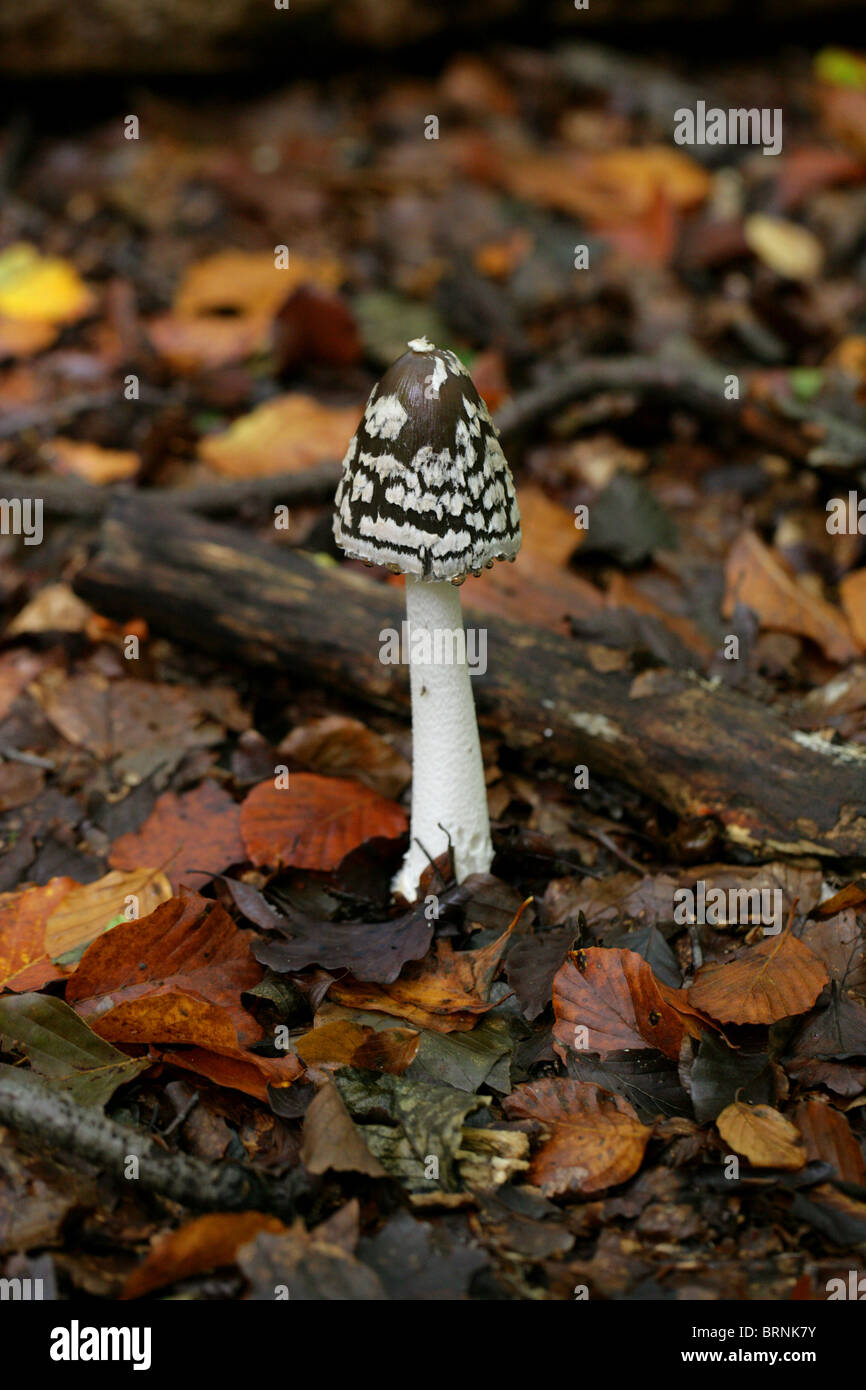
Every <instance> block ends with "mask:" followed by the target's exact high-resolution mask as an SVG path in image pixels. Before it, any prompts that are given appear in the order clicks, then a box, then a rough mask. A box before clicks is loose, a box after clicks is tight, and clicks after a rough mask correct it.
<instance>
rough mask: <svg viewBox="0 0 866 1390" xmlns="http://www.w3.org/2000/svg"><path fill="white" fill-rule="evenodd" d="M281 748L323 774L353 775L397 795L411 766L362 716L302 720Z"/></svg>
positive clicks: (381, 792) (383, 792)
mask: <svg viewBox="0 0 866 1390" xmlns="http://www.w3.org/2000/svg"><path fill="white" fill-rule="evenodd" d="M279 752H280V753H285V754H286V755H287V756H288V757H289V758H291V759H293V760H294V761H295V762H299V763H301V764H302V765H303V766H304V767H308V768H310V770H311V771H312V772H318V773H319V774H320V775H321V776H323V777H350V778H354V779H355V780H356V781H358V782H363V783H364V785H365V786H366V787H370V788H372V790H373V791H374V792H378V793H379V795H380V796H386V797H390V798H391V799H394V798H395V797H398V796H399V795H400V793H401V792H402V791H404V790H405V789H406V787H407V786H408V785H409V782H410V780H411V777H412V766H411V764H410V763H408V762H407V761H406V759H405V758H404V757H403V756H402V754H400V753H398V752H397V750H396V748H393V747H392V745H391V744H390V743H388V741H387V739H384V738H382V737H381V735H379V734H377V733H374V732H373V730H372V729H368V728H367V725H366V724H362V723H361V721H360V719H348V718H347V717H346V716H345V715H342V714H331V715H328V716H327V717H326V718H324V719H314V720H312V721H311V722H310V723H309V724H299V725H298V727H297V728H296V729H293V730H292V732H291V733H290V734H287V735H286V737H285V738H284V739H283V740H282V741H281V743H280V744H279Z"/></svg>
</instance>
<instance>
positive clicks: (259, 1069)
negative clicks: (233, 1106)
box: [157, 1047, 304, 1104]
mask: <svg viewBox="0 0 866 1390" xmlns="http://www.w3.org/2000/svg"><path fill="white" fill-rule="evenodd" d="M157 1055H158V1056H159V1060H160V1061H161V1062H165V1063H167V1064H168V1065H170V1066H173V1067H180V1068H182V1070H184V1071H191V1072H194V1073H195V1075H196V1076H203V1077H205V1078H206V1079H207V1080H208V1081H213V1082H214V1084H215V1085H217V1086H225V1087H227V1088H228V1090H230V1091H242V1092H243V1094H244V1095H246V1096H254V1097H255V1099H256V1100H261V1101H264V1102H265V1104H267V1102H268V1100H269V1099H270V1092H269V1088H270V1087H273V1088H274V1089H275V1090H281V1089H283V1088H284V1087H286V1086H291V1084H292V1082H294V1081H297V1080H298V1079H299V1077H301V1076H303V1075H304V1066H303V1063H302V1062H301V1061H300V1059H299V1058H298V1057H296V1056H294V1054H292V1053H289V1054H288V1056H286V1057H260V1056H259V1055H258V1053H255V1052H247V1051H245V1050H244V1049H242V1048H239V1047H236V1048H233V1049H231V1048H206V1047H187V1048H184V1050H183V1051H182V1052H174V1051H172V1052H160V1053H158V1054H157Z"/></svg>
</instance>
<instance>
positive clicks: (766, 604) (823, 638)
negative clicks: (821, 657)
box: [722, 531, 857, 663]
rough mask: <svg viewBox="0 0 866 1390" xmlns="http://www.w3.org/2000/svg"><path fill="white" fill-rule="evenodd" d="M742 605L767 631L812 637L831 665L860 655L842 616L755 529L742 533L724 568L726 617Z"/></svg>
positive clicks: (724, 607) (724, 609)
mask: <svg viewBox="0 0 866 1390" xmlns="http://www.w3.org/2000/svg"><path fill="white" fill-rule="evenodd" d="M738 603H744V604H745V605H746V606H747V607H748V608H751V609H752V610H753V612H754V613H756V614H757V617H758V619H759V621H760V623H761V626H762V627H764V628H769V629H771V630H772V631H775V632H792V633H794V635H795V636H798V637H808V638H810V639H811V640H812V641H813V642H816V643H817V644H818V646H819V647H820V648H821V650H822V651H823V652H824V653H825V655H826V656H828V657H829V658H830V660H831V661H837V662H840V663H845V662H848V661H851V660H852V659H853V658H854V657H855V656H856V655H857V648H856V647H855V645H854V643H853V641H852V639H851V633H850V630H849V628H848V624H847V623H846V621H845V618H844V617H843V615H842V613H840V612H839V610H838V609H837V608H834V607H833V605H832V604H830V603H827V602H826V601H825V600H824V599H822V598H817V597H816V596H815V595H814V594H813V593H812V592H811V591H810V590H809V589H807V588H806V586H805V585H804V584H802V583H801V582H800V581H799V580H798V579H797V578H796V577H795V576H794V575H793V574H791V572H790V571H789V570H788V569H787V567H786V566H785V565H784V563H783V562H782V560H781V559H780V558H779V556H778V555H776V554H775V553H774V552H773V551H772V550H770V549H769V548H768V547H767V546H766V545H764V543H763V541H762V540H760V538H759V537H758V536H756V535H755V533H754V531H743V532H742V533H741V535H740V536H739V538H738V539H737V540H736V541H735V542H734V544H733V546H732V547H731V549H730V551H729V553H728V558H727V562H726V564H725V598H724V603H723V605H722V612H723V614H724V616H725V617H726V618H730V617H732V616H733V613H734V609H735V608H736V606H737V604H738Z"/></svg>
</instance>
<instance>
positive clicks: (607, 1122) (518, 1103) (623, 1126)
mask: <svg viewBox="0 0 866 1390" xmlns="http://www.w3.org/2000/svg"><path fill="white" fill-rule="evenodd" d="M502 1104H503V1108H504V1109H505V1112H506V1114H507V1115H508V1116H509V1118H511V1119H530V1120H536V1121H538V1122H539V1124H540V1125H541V1128H542V1130H543V1131H544V1133H545V1136H546V1137H545V1139H544V1142H543V1143H542V1146H541V1148H540V1149H539V1150H538V1151H537V1152H536V1153H535V1155H534V1157H533V1158H532V1161H531V1163H530V1167H529V1179H530V1181H531V1182H533V1183H536V1184H537V1185H538V1186H539V1187H540V1188H541V1190H542V1192H543V1193H544V1194H545V1196H548V1197H553V1196H558V1195H559V1194H560V1193H563V1192H579V1193H583V1194H586V1193H591V1192H601V1191H603V1190H604V1188H606V1187H615V1186H616V1185H617V1184H618V1183H621V1182H625V1181H626V1179H628V1178H630V1177H632V1176H633V1175H634V1174H635V1173H636V1172H637V1170H638V1168H639V1167H640V1165H641V1162H642V1160H643V1156H644V1150H645V1149H646V1146H647V1143H648V1142H649V1139H650V1135H651V1134H652V1130H651V1129H649V1128H647V1126H646V1125H642V1124H641V1122H640V1120H639V1119H638V1118H637V1115H636V1114H635V1112H634V1110H633V1109H632V1107H631V1106H630V1105H629V1103H628V1101H626V1100H623V1099H622V1097H620V1096H615V1095H611V1094H610V1093H609V1092H607V1091H603V1090H602V1089H601V1087H599V1086H595V1085H593V1084H592V1083H590V1082H585V1081H572V1080H571V1079H570V1078H567V1077H550V1078H547V1079H545V1080H542V1081H535V1082H528V1083H527V1084H526V1085H524V1086H518V1087H517V1089H516V1090H515V1091H513V1092H512V1094H511V1095H510V1096H506V1098H505V1100H504V1101H503V1102H502Z"/></svg>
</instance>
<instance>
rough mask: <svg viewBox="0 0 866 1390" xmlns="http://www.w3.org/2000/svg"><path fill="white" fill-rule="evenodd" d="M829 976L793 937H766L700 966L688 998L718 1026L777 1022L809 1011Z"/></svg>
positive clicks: (820, 963) (819, 963)
mask: <svg viewBox="0 0 866 1390" xmlns="http://www.w3.org/2000/svg"><path fill="white" fill-rule="evenodd" d="M829 978H830V977H829V975H828V973H827V969H826V967H825V966H824V965H823V964H822V962H821V961H820V960H819V959H818V957H817V956H816V955H815V954H814V952H813V951H810V950H809V948H808V947H807V946H804V945H803V943H802V942H801V941H798V940H797V938H796V937H793V936H790V935H785V936H780V937H778V938H775V937H768V938H767V939H766V940H764V941H761V942H759V944H758V945H757V946H749V947H747V948H746V949H745V951H744V952H742V954H739V953H738V956H737V958H736V959H735V960H731V961H714V962H712V963H711V964H709V965H703V966H701V968H700V970H699V971H698V973H697V975H696V976H695V981H694V984H693V985H692V986H691V988H690V989H689V991H688V997H689V1000H690V1001H691V1003H692V1004H694V1006H695V1008H697V1009H701V1010H702V1011H703V1012H704V1013H707V1014H709V1015H710V1017H711V1018H715V1019H718V1021H719V1022H720V1023H776V1022H778V1020H779V1019H780V1018H789V1017H791V1016H792V1015H793V1014H802V1013H805V1012H806V1010H807V1009H810V1008H811V1007H812V1005H813V1004H814V1002H815V1000H816V999H817V998H818V995H819V994H820V993H821V990H822V989H823V988H824V986H825V985H826V984H827V982H828V980H829Z"/></svg>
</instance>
